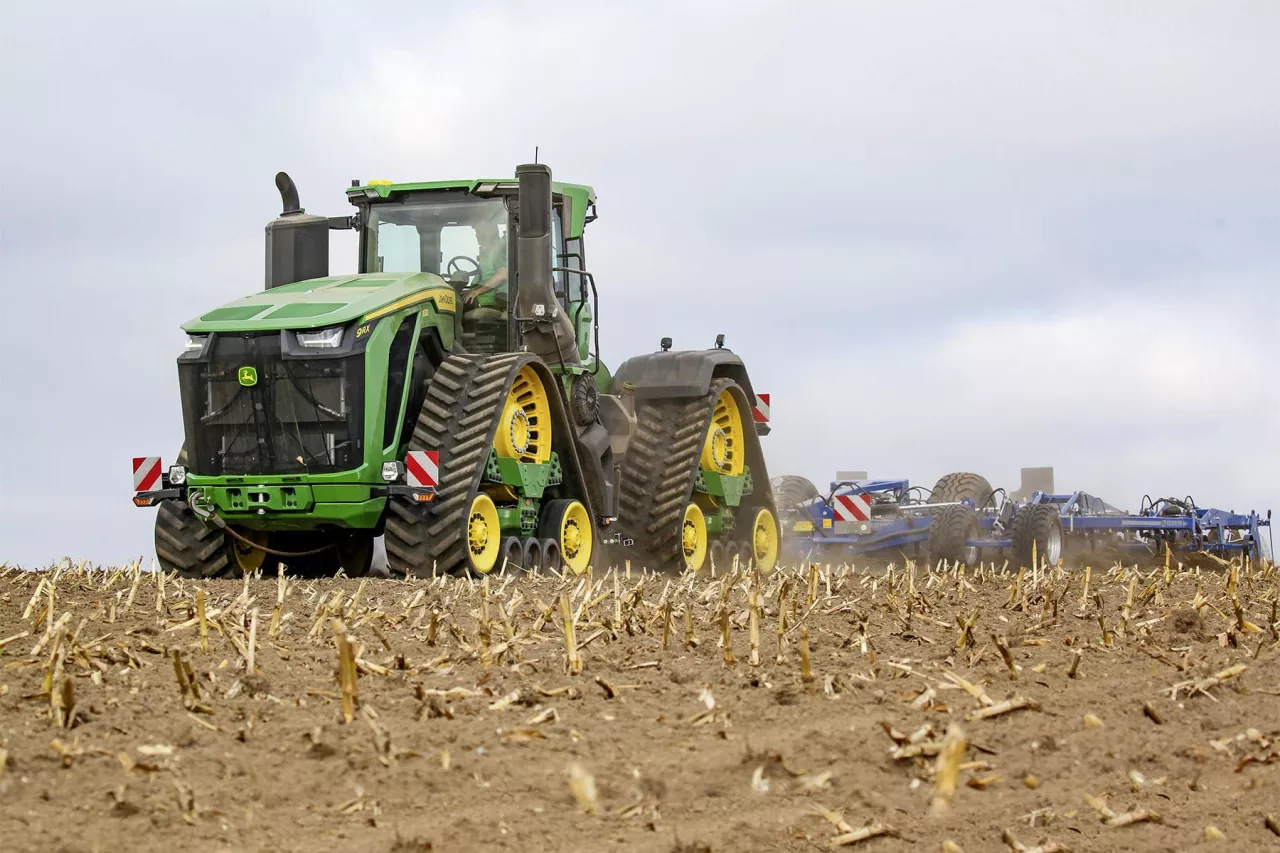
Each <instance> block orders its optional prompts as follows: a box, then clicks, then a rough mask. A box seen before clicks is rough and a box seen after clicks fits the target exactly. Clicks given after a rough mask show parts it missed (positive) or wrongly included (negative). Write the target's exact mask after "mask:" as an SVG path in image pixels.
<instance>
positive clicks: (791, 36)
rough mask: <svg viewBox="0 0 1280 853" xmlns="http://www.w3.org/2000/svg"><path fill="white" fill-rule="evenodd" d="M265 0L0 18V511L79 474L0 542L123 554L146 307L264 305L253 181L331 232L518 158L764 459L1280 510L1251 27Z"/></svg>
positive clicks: (154, 371)
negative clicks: (1029, 475) (366, 211)
mask: <svg viewBox="0 0 1280 853" xmlns="http://www.w3.org/2000/svg"><path fill="white" fill-rule="evenodd" d="M293 8H295V9H297V10H299V11H300V13H296V14H295V13H293V12H291V11H290V9H289V8H288V7H286V6H284V5H281V4H272V5H271V6H270V7H260V6H258V5H241V6H235V5H234V4H222V5H219V6H217V7H211V9H212V11H208V10H206V11H199V12H194V11H191V10H190V9H188V8H187V7H185V6H170V7H168V8H166V9H163V10H160V9H153V10H147V11H146V12H145V13H144V12H142V11H139V10H137V9H134V10H129V9H123V10H122V9H121V8H119V7H112V8H111V9H110V10H106V9H104V10H100V11H98V12H95V11H94V10H92V9H85V8H79V9H77V10H76V13H75V14H74V15H68V14H66V13H65V12H64V11H63V10H59V9H57V8H56V7H55V6H54V5H52V4H25V5H23V6H22V7H21V8H20V9H18V10H16V11H15V13H14V15H13V16H11V26H10V27H8V28H5V29H4V30H3V31H0V71H3V72H4V74H3V75H2V78H3V80H4V81H5V82H3V83H0V92H3V95H4V98H5V103H6V104H7V105H9V106H10V111H11V112H12V113H13V114H14V115H15V116H17V117H18V118H16V119H15V121H14V122H12V123H11V124H12V125H13V126H12V127H11V128H9V129H8V131H9V132H8V133H6V135H5V136H4V138H3V139H0V155H2V156H3V160H4V162H5V164H6V171H5V188H6V193H7V198H9V199H11V200H13V202H14V203H13V204H10V205H8V206H6V207H5V208H4V209H3V210H0V241H3V245H4V257H5V261H6V271H5V272H6V281H9V282H13V283H14V284H13V286H12V287H11V289H10V293H9V294H8V296H7V299H8V301H7V302H6V311H7V312H8V314H10V315H12V316H14V317H18V318H21V319H20V320H19V321H17V322H15V323H14V326H15V328H14V329H13V330H11V331H10V333H8V334H7V335H6V336H4V337H3V338H0V361H3V363H5V364H6V365H11V366H13V365H17V366H19V367H23V366H27V369H14V368H13V367H11V368H10V369H9V370H7V371H6V373H5V374H4V375H3V377H2V378H0V383H2V385H3V388H2V390H3V392H4V395H5V399H6V401H7V402H8V403H9V404H10V405H11V406H13V407H14V409H12V410H16V411H18V412H20V414H18V415H17V416H11V417H9V418H6V419H5V421H4V422H3V423H0V481H2V484H0V488H3V489H4V490H5V491H4V494H3V496H2V497H3V500H5V501H9V500H11V496H12V495H14V494H15V493H16V490H17V489H18V486H17V485H13V484H21V486H22V488H23V489H24V490H25V489H27V488H28V487H29V484H31V483H39V482H43V480H42V477H43V476H44V474H43V472H44V471H46V470H47V468H46V467H45V466H47V465H48V464H49V460H57V459H61V458H63V456H64V455H66V454H67V453H69V452H78V453H79V458H81V459H85V460H88V461H87V462H86V463H85V464H86V465H87V466H89V468H90V469H91V470H90V473H89V475H88V477H87V480H86V482H85V483H79V484H77V485H78V486H80V491H79V492H78V494H79V495H80V500H81V501H82V502H83V503H84V504H85V512H84V513H83V519H82V520H81V521H78V522H77V523H76V524H73V525H68V524H66V523H65V522H64V520H63V519H64V516H62V515H57V514H52V513H47V514H46V513H40V512H33V513H28V514H22V515H19V514H16V513H5V514H0V542H3V543H4V546H5V549H6V553H5V554H0V559H3V558H12V557H10V555H11V554H12V555H14V556H16V557H18V558H20V559H22V560H24V561H26V562H37V561H40V560H44V559H50V558H52V557H53V556H56V555H60V554H62V553H64V552H70V553H73V554H80V555H82V556H87V557H95V558H103V559H107V558H115V559H125V558H127V557H129V556H134V555H136V554H137V553H138V552H139V551H140V550H144V549H146V548H148V547H149V524H148V521H147V517H148V515H149V514H148V513H145V512H143V511H140V510H135V509H134V508H133V507H132V506H130V505H129V504H128V502H127V499H126V498H127V494H126V493H125V492H124V491H122V490H121V484H122V483H123V476H124V475H123V471H124V467H123V466H124V461H125V460H126V459H127V458H128V457H129V456H131V455H133V453H135V452H164V451H165V448H169V447H175V446H176V445H177V443H178V442H180V440H181V438H180V433H179V430H178V427H177V413H178V399H177V388H176V382H175V379H174V370H173V366H172V358H173V357H174V353H175V349H176V347H177V346H178V345H180V341H181V333H180V332H179V331H178V328H177V327H178V324H179V323H181V322H182V321H183V320H185V319H187V318H188V317H191V316H193V315H195V314H197V313H200V312H201V311H203V310H205V309H207V308H208V307H212V306H213V305H216V304H219V303H221V302H224V301H227V300H228V299H231V298H234V297H235V296H237V295H240V294H242V293H246V292H250V291H253V290H255V289H257V288H258V287H260V286H261V276H262V273H261V269H262V267H261V264H262V254H261V252H262V248H261V235H262V231H261V228H262V225H263V224H264V223H265V222H266V221H267V220H268V219H270V218H271V217H272V216H273V215H274V214H275V213H276V212H277V210H278V207H277V205H278V198H277V196H276V193H275V190H274V187H273V186H272V184H271V180H272V177H273V175H274V174H275V172H276V171H277V170H278V169H285V170H287V171H289V172H290V174H292V175H293V176H294V178H295V179H296V180H297V182H298V184H299V187H300V189H301V192H302V198H303V203H304V205H305V206H306V207H307V208H308V209H309V210H314V211H318V212H325V213H331V214H337V213H340V212H343V211H345V210H346V209H347V205H346V202H345V199H344V198H343V196H342V189H343V188H344V187H345V186H346V183H347V181H348V180H349V179H351V178H362V179H368V178H390V179H396V180H416V179H430V178H438V177H458V176H469V175H493V174H495V173H499V174H500V173H509V172H510V170H511V168H512V167H513V166H514V165H515V164H517V163H520V162H524V161H526V160H527V159H529V158H530V157H531V156H532V154H533V149H534V146H535V145H537V146H540V150H541V159H542V160H543V161H544V162H549V163H550V164H551V165H552V167H553V168H554V169H555V173H556V175H557V177H560V178H562V179H566V180H575V181H582V182H586V183H591V184H593V185H595V187H596V188H597V190H598V192H599V194H600V214H601V220H600V221H599V222H598V223H596V224H594V225H592V226H591V230H590V231H589V232H588V244H589V245H588V259H589V262H590V266H591V268H592V270H593V272H594V273H595V274H596V276H597V280H598V282H599V284H600V287H601V299H602V305H601V308H602V322H603V326H604V327H603V329H602V338H603V342H604V347H605V355H606V358H607V360H608V361H610V362H611V363H613V364H617V362H618V361H620V360H621V359H622V358H623V357H625V356H627V355H630V354H632V353H634V352H639V351H647V350H651V349H653V348H654V347H655V346H656V344H657V341H658V339H659V338H660V337H661V336H662V335H672V336H673V337H674V338H675V339H676V343H677V345H678V346H704V345H709V344H710V343H711V341H712V339H713V337H714V335H715V334H716V333H717V332H724V333H725V334H726V335H727V336H728V340H729V343H730V346H731V347H733V348H734V349H736V350H738V351H739V352H741V353H742V354H743V355H744V358H745V359H746V360H747V363H748V365H749V367H750V369H751V372H752V374H753V376H754V377H755V379H756V384H757V386H758V387H759V388H760V389H761V390H768V391H771V392H772V393H773V394H774V395H775V396H774V411H775V427H776V428H775V431H774V433H773V435H771V436H770V437H769V438H768V439H767V441H768V443H769V448H770V452H771V465H770V467H771V469H772V470H773V472H774V473H782V472H785V471H786V470H797V471H799V472H801V473H806V472H807V473H809V474H810V475H811V476H814V477H815V478H816V479H818V480H820V481H821V480H825V479H826V478H827V477H829V476H830V475H831V474H832V473H834V471H835V470H836V469H838V468H850V467H852V468H869V469H871V470H872V471H875V472H877V473H886V474H904V475H909V476H913V477H916V478H923V480H927V481H929V482H931V478H932V477H934V476H936V475H937V474H940V473H943V472H945V471H948V470H954V469H958V468H976V469H978V470H982V471H984V472H987V473H988V474H989V476H991V477H992V479H993V480H994V481H997V482H1002V483H1006V484H1008V485H1016V480H1017V469H1018V467H1019V466H1021V465H1024V464H1025V465H1039V464H1052V465H1055V466H1056V467H1057V469H1058V472H1059V473H1058V479H1059V483H1060V484H1066V485H1069V484H1073V483H1074V484H1079V485H1083V486H1085V487H1086V488H1092V489H1095V490H1097V491H1099V492H1100V493H1102V494H1103V495H1104V496H1105V497H1108V498H1111V499H1113V500H1114V501H1115V502H1131V503H1136V499H1137V497H1139V496H1140V493H1141V490H1143V489H1145V488H1152V489H1155V490H1157V491H1177V490H1186V491H1192V492H1193V494H1196V496H1197V497H1198V498H1202V494H1201V493H1203V495H1207V496H1209V497H1208V498H1207V499H1208V500H1210V501H1212V502H1229V501H1239V502H1246V501H1247V502H1250V503H1254V504H1259V505H1260V504H1264V503H1265V502H1266V501H1267V500H1270V499H1271V497H1272V496H1273V495H1274V494H1275V487H1274V484H1275V483H1276V482H1277V478H1278V475H1280V471H1277V470H1276V469H1275V464H1274V463H1273V462H1271V461H1270V460H1269V457H1268V456H1267V455H1266V454H1264V453H1260V452H1259V451H1258V450H1257V449H1255V448H1265V447H1266V446H1268V443H1269V442H1270V441H1271V440H1272V437H1273V436H1274V435H1275V434H1276V432H1277V430H1276V429H1275V428H1276V426H1277V424H1276V417H1277V415H1276V414H1275V413H1276V412H1277V411H1280V407H1278V406H1277V405H1276V403H1277V392H1276V387H1277V386H1276V383H1275V381H1274V379H1273V378H1271V377H1270V375H1269V374H1268V373H1267V372H1266V371H1267V369H1269V366H1270V363H1271V362H1273V361H1274V360H1275V355H1276V352H1277V350H1276V346H1275V343H1274V337H1273V333H1272V331H1271V327H1272V326H1274V325H1275V322H1276V320H1277V319H1278V317H1277V314H1278V313H1280V312H1278V311H1277V307H1278V303H1277V296H1276V295H1275V294H1276V290H1275V281H1276V280H1277V277H1278V276H1280V254H1277V250H1276V248H1275V246H1276V243H1275V239H1274V230H1275V222H1276V221H1277V219H1278V217H1280V203H1278V202H1277V201H1276V199H1277V198H1280V192H1277V191H1278V190H1280V106H1278V105H1280V97H1277V96H1278V95H1280V91H1277V90H1278V89H1280V54H1277V52H1276V51H1275V50H1274V45H1275V43H1276V40H1277V37H1278V36H1280V7H1277V6H1276V5H1275V4H1274V3H1268V2H1253V3H1245V2H1240V3H1235V2H1220V3H1215V4H1212V6H1211V7H1210V6H1207V5H1203V4H1201V5H1192V4H1178V3H1173V2H1167V1H1166V0H1162V2H1153V3H1130V4H1126V5H1124V6H1123V7H1121V6H1117V5H1116V4H1106V5H1102V4H1097V5H1086V4H1078V3H1077V4H1071V5H1069V6H1068V5H1060V4H1059V5H1055V4H1045V3H1038V4H1026V3H999V2H992V3H982V4H966V5H964V6H963V7H961V6H958V5H947V4H937V3H910V2H901V3H895V4H891V5H890V4H884V3H875V2H856V3H855V2H834V0H833V1H832V2H810V3H791V4H771V3H763V2H754V3H752V2H746V3H743V2H734V3H730V2H726V0H718V2H710V0H708V2H702V3H696V4H691V3H675V2H666V3H664V2H655V3H645V4H643V5H641V4H599V3H595V4H586V3H568V4H555V5H547V4H535V3H512V2H488V3H486V2H476V3H470V4H465V5H463V4H453V5H451V6H446V7H439V8H437V7H432V8H427V7H425V6H422V5H421V4H411V3H405V4H400V5H395V4H388V5H384V6H381V7H380V8H379V11H378V12H377V13H374V12H370V11H366V10H364V9H363V8H361V9H356V8H355V7H352V6H351V5H350V4H346V5H339V4H336V3H331V4H328V5H323V4H299V5H297V6H295V7H293ZM49 31H56V32H58V34H59V35H58V38H57V39H53V40H50V39H47V38H43V37H40V38H36V37H33V34H39V33H45V32H49ZM347 236H349V235H347ZM339 245H341V244H339ZM346 248H347V250H348V251H350V250H351V249H352V248H353V246H352V241H350V240H347V241H346ZM341 251H343V249H342V248H335V254H338V253H340V252H341ZM353 266H354V259H353V257H352V255H350V254H349V255H347V256H346V258H344V259H340V260H339V262H337V263H335V265H334V268H335V271H340V270H349V269H351V268H352V267H353ZM107 328H109V329H110V330H111V331H112V332H113V333H115V338H114V340H115V342H116V344H118V346H112V347H106V346H104V347H100V348H97V349H94V350H92V353H91V355H85V354H84V352H83V350H82V349H80V347H82V346H83V344H82V343H81V342H83V341H86V340H92V339H93V336H94V335H101V333H102V330H103V329H107ZM1064 349H1065V350H1068V351H1069V352H1070V356H1069V357H1066V358H1063V359H1062V360H1061V361H1055V359H1056V358H1057V356H1055V355H1054V353H1056V352H1060V351H1062V350H1064ZM31 365H39V367H40V369H39V370H38V371H36V370H33V369H29V367H30V366H31ZM12 410H11V411H12ZM152 448H158V449H157V450H154V451H153V450H152ZM90 480H91V482H88V481H90ZM927 484H928V482H927V483H926V485H927ZM1135 492H1136V494H1135ZM1202 499H1204V498H1202Z"/></svg>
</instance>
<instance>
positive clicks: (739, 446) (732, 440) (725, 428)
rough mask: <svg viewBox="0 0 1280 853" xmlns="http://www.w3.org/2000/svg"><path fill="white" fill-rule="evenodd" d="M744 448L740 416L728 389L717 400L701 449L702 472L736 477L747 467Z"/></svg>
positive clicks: (735, 402)
mask: <svg viewBox="0 0 1280 853" xmlns="http://www.w3.org/2000/svg"><path fill="white" fill-rule="evenodd" d="M746 456H747V444H746V441H745V440H744V434H743V430H742V412H741V411H739V410H738V401H737V400H735V399H734V398H733V394H731V393H730V392H729V389H727V388H726V389H725V390H723V391H721V392H720V396H719V397H717V398H716V407H715V411H714V412H712V414H711V423H710V424H709V425H708V426H707V438H706V440H705V441H704V442H703V445H702V469H703V470H704V471H715V472H716V473H718V474H732V475H734V476H738V475H740V474H741V473H742V471H743V469H744V468H745V467H746V463H747V460H746Z"/></svg>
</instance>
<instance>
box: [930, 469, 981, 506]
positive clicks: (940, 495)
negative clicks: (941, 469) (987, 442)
mask: <svg viewBox="0 0 1280 853" xmlns="http://www.w3.org/2000/svg"><path fill="white" fill-rule="evenodd" d="M993 491H995V490H994V489H992V488H991V484H990V483H989V482H987V478H986V477H984V476H982V475H981V474H971V473H969V472H967V471H960V472H957V473H954V474H944V475H943V476H941V477H939V478H938V482H936V483H934V484H933V491H932V492H931V493H930V497H929V501H930V502H931V503H950V502H951V501H962V500H964V499H965V498H968V499H970V500H971V501H973V505H974V506H976V507H978V508H979V509H981V508H982V506H983V505H984V504H986V502H987V501H989V500H990V499H991V493H992V492H993Z"/></svg>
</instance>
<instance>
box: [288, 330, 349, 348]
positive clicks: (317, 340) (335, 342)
mask: <svg viewBox="0 0 1280 853" xmlns="http://www.w3.org/2000/svg"><path fill="white" fill-rule="evenodd" d="M298 344H299V345H300V346H304V347H314V348H316V349H337V348H338V347H340V346H342V327H341V326H333V327H331V328H328V329H320V330H319V331H316V332H298Z"/></svg>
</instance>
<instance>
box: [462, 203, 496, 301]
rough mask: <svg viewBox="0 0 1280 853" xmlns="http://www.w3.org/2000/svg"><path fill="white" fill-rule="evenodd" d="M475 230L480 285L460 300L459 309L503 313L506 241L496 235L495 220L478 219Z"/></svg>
mask: <svg viewBox="0 0 1280 853" xmlns="http://www.w3.org/2000/svg"><path fill="white" fill-rule="evenodd" d="M475 229H476V242H477V243H479V246H480V251H479V253H478V256H477V258H476V260H477V262H478V264H479V267H480V270H479V272H480V276H479V278H480V284H478V285H476V286H475V287H474V288H471V289H470V290H469V291H468V292H467V295H466V296H465V297H463V306H464V307H466V308H479V307H483V308H496V309H498V310H500V311H504V310H505V309H506V307H507V241H506V240H505V239H503V237H502V235H501V234H499V233H498V223H497V221H496V220H493V219H485V220H481V221H480V222H477V223H476V225H475Z"/></svg>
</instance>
